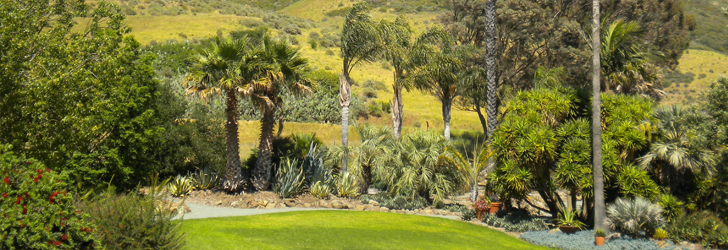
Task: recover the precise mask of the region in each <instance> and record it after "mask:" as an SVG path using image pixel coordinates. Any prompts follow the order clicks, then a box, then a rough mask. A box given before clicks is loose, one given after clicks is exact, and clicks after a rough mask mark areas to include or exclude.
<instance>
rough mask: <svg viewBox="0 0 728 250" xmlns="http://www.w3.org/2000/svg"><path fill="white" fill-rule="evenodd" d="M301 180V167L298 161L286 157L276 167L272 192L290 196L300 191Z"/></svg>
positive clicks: (285, 196)
mask: <svg viewBox="0 0 728 250" xmlns="http://www.w3.org/2000/svg"><path fill="white" fill-rule="evenodd" d="M303 180H304V176H303V169H302V168H299V167H298V161H297V160H291V159H289V158H286V159H285V161H281V165H280V166H279V167H278V172H277V173H276V182H275V183H274V184H273V192H274V193H276V194H278V195H280V196H281V198H289V197H292V196H294V195H296V194H298V193H300V192H301V189H302V188H303Z"/></svg>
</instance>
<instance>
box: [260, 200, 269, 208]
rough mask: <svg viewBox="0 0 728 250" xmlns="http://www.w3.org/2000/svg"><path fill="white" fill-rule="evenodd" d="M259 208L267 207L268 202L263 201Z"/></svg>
mask: <svg viewBox="0 0 728 250" xmlns="http://www.w3.org/2000/svg"><path fill="white" fill-rule="evenodd" d="M260 205H261V206H264V207H267V206H268V200H263V203H262V204H260Z"/></svg>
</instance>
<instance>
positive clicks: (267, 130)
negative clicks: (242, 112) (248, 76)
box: [243, 36, 311, 191]
mask: <svg viewBox="0 0 728 250" xmlns="http://www.w3.org/2000/svg"><path fill="white" fill-rule="evenodd" d="M255 58H257V59H258V60H261V61H263V63H262V65H266V66H265V68H266V76H265V77H264V78H261V79H258V80H255V81H253V82H252V83H251V84H250V85H248V88H247V89H245V90H244V91H243V93H244V95H245V96H246V97H249V98H250V100H251V101H252V102H253V104H254V105H255V106H256V107H257V108H258V109H259V110H260V111H261V113H262V114H263V116H262V118H261V120H260V123H261V133H260V143H259V144H258V159H257V161H256V164H255V169H254V170H253V187H255V189H256V190H258V191H261V190H267V189H268V188H269V187H270V178H271V170H272V165H271V156H272V155H273V148H272V141H273V128H274V127H275V124H276V121H275V113H276V110H278V108H280V107H281V106H282V105H283V98H282V97H281V95H282V93H281V91H282V90H283V89H284V88H288V89H290V90H292V91H293V93H299V94H302V93H309V92H310V91H311V90H310V88H309V87H308V86H306V83H307V81H306V80H305V79H303V78H302V77H301V72H302V71H303V70H304V67H305V66H306V65H307V61H306V60H305V59H304V58H302V57H300V54H299V49H298V48H293V47H291V46H290V45H289V44H288V43H287V42H285V41H275V40H273V39H271V38H270V37H268V36H266V37H264V38H263V41H262V44H261V47H260V49H259V51H258V53H256V57H255Z"/></svg>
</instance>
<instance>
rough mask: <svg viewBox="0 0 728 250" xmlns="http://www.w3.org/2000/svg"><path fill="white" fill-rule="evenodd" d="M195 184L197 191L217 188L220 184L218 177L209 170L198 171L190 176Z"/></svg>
mask: <svg viewBox="0 0 728 250" xmlns="http://www.w3.org/2000/svg"><path fill="white" fill-rule="evenodd" d="M190 178H191V179H192V181H193V182H194V188H195V189H197V190H208V189H212V188H215V187H216V186H217V184H218V181H219V178H218V176H217V175H216V174H215V173H213V172H212V171H210V169H209V168H204V169H198V170H197V171H195V172H194V173H192V174H191V175H190Z"/></svg>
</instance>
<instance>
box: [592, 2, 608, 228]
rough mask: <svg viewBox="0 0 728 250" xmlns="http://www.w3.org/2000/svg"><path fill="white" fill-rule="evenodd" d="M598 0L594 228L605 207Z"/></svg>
mask: <svg viewBox="0 0 728 250" xmlns="http://www.w3.org/2000/svg"><path fill="white" fill-rule="evenodd" d="M600 23H601V22H600V19H599V0H592V150H593V151H592V161H593V164H592V168H593V170H592V172H593V173H594V229H604V219H605V218H606V217H607V207H606V205H605V204H604V169H603V168H602V126H601V120H602V118H601V99H600V98H601V96H600V95H601V84H600V79H601V68H602V67H601V58H600V52H601V50H600V48H601V43H602V42H601V36H600V35H599V33H600V28H601V25H600Z"/></svg>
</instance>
